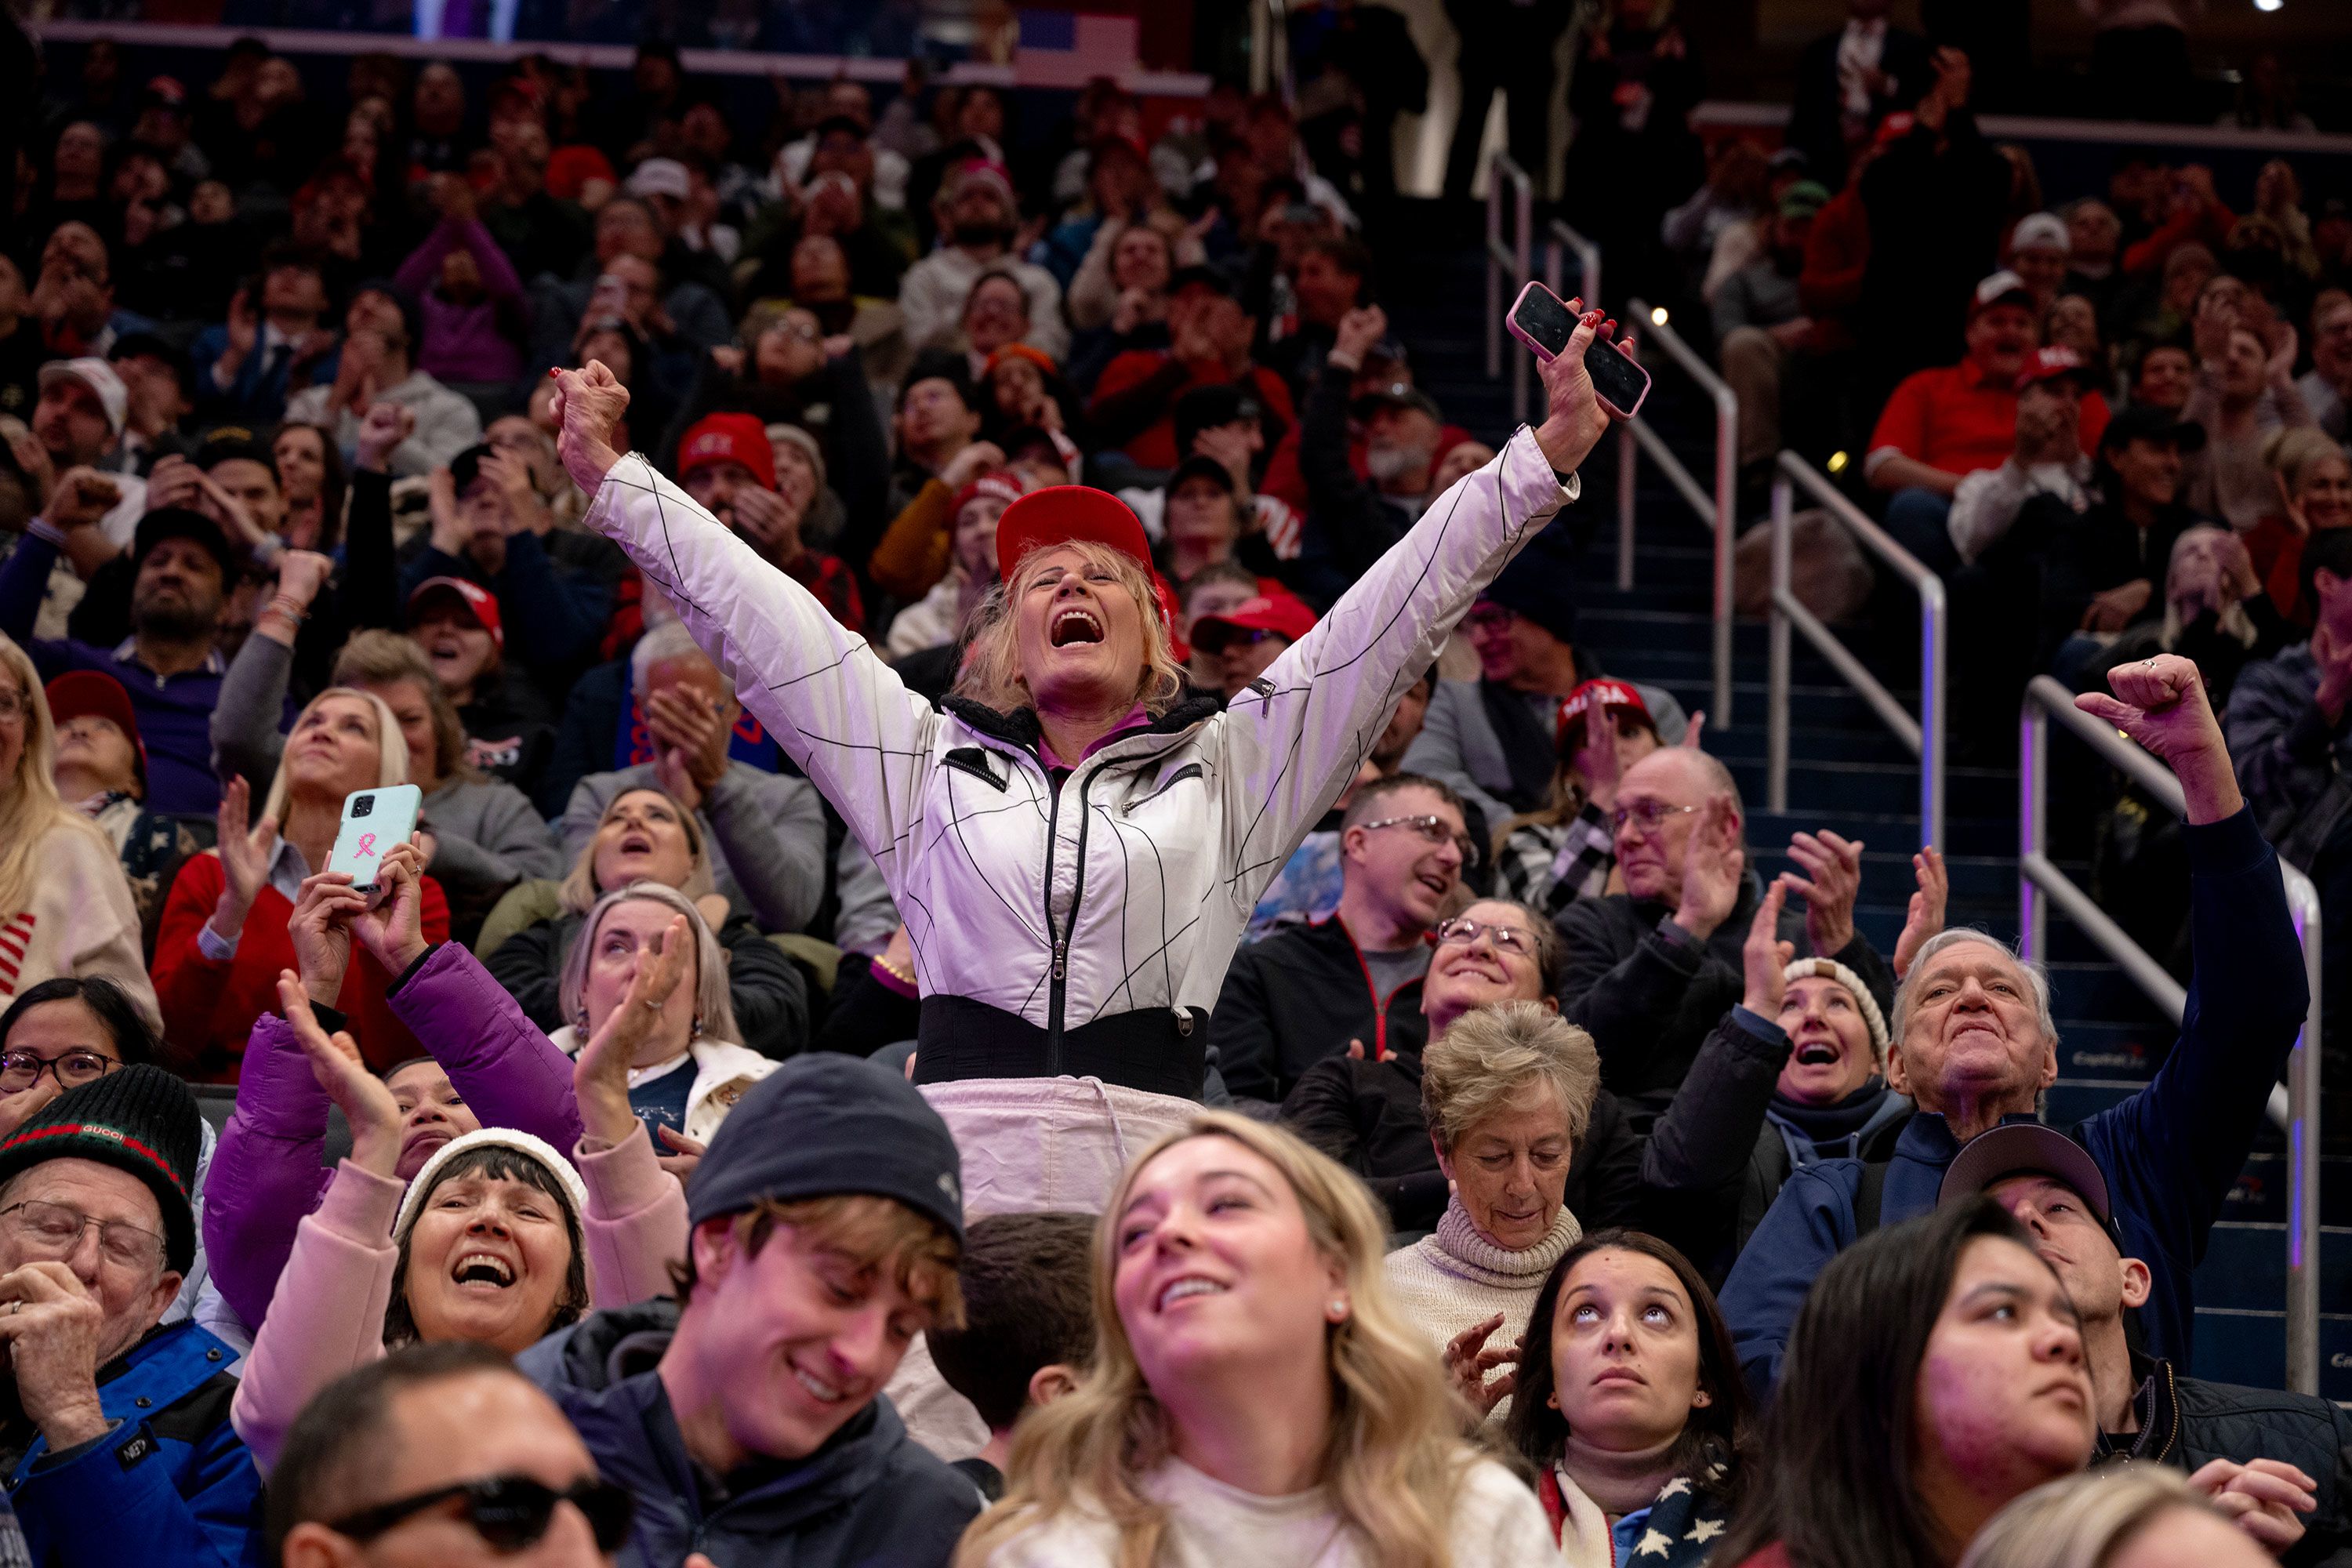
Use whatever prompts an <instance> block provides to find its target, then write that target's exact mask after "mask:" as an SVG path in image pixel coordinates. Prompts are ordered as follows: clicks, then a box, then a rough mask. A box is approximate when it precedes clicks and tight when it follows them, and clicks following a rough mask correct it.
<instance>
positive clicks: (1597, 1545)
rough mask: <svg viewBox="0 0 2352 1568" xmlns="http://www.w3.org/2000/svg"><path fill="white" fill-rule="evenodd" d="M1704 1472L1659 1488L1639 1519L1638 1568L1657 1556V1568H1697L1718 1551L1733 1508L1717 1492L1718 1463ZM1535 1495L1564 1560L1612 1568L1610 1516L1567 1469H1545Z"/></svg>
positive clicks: (1721, 1473) (1577, 1566)
mask: <svg viewBox="0 0 2352 1568" xmlns="http://www.w3.org/2000/svg"><path fill="white" fill-rule="evenodd" d="M1702 1468H1703V1469H1704V1471H1705V1473H1704V1474H1703V1475H1698V1476H1676V1477H1675V1479H1673V1480H1670V1481H1668V1482H1667V1483H1666V1484H1665V1485H1664V1486H1663V1487H1660V1488H1659V1489H1658V1495H1657V1498H1656V1500H1654V1501H1653V1502H1652V1503H1651V1504H1650V1507H1649V1510H1648V1513H1647V1515H1646V1517H1643V1519H1642V1520H1641V1521H1640V1529H1641V1535H1640V1536H1639V1538H1638V1540H1637V1543H1636V1544H1635V1545H1634V1547H1633V1552H1632V1553H1631V1561H1632V1563H1634V1564H1637V1565H1638V1568H1652V1563H1651V1560H1652V1559H1653V1558H1655V1559H1656V1568H1699V1564H1701V1563H1705V1562H1706V1559H1707V1557H1708V1556H1709V1555H1710V1554H1711V1553H1712V1552H1714V1551H1715V1542H1716V1541H1717V1539H1718V1538H1719V1537H1720V1536H1721V1535H1722V1534H1723V1532H1724V1531H1725V1529H1726V1528H1727V1526H1728V1525H1729V1524H1730V1522H1731V1520H1730V1513H1731V1510H1729V1509H1728V1508H1727V1507H1725V1506H1724V1502H1723V1499H1722V1498H1721V1496H1720V1495H1718V1492H1717V1488H1719V1487H1720V1486H1721V1484H1722V1482H1723V1480H1724V1478H1725V1476H1726V1474H1727V1472H1726V1470H1725V1468H1724V1467H1723V1465H1722V1464H1721V1463H1720V1462H1717V1463H1713V1464H1708V1465H1706V1466H1703V1467H1702ZM1536 1496H1537V1498H1538V1500H1539V1501H1541V1502H1542V1504H1543V1510H1544V1517H1545V1518H1547V1519H1549V1521H1551V1530H1552V1538H1553V1539H1554V1540H1556V1541H1558V1542H1559V1553H1560V1560H1561V1561H1562V1562H1563V1563H1567V1564H1569V1568H1614V1564H1615V1563H1616V1560H1617V1547H1616V1542H1615V1541H1614V1539H1612V1533H1611V1531H1610V1528H1609V1516H1608V1515H1606V1514H1604V1513H1603V1512H1601V1506H1600V1505H1599V1504H1598V1503H1596V1502H1594V1501H1593V1500H1591V1498H1589V1497H1586V1496H1585V1495H1584V1490H1583V1489H1582V1488H1580V1487H1579V1486H1578V1485H1577V1484H1576V1482H1575V1481H1574V1480H1572V1479H1570V1477H1569V1474H1568V1472H1567V1471H1566V1470H1563V1469H1562V1468H1560V1467H1559V1465H1558V1464H1557V1463H1554V1464H1550V1465H1547V1466H1545V1467H1544V1471H1543V1474H1542V1475H1540V1476H1538V1477H1537V1478H1536ZM1627 1517H1628V1518H1632V1517H1633V1516H1632V1515H1628V1516H1627Z"/></svg>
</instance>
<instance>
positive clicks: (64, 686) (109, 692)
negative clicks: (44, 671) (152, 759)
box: [42, 669, 147, 780]
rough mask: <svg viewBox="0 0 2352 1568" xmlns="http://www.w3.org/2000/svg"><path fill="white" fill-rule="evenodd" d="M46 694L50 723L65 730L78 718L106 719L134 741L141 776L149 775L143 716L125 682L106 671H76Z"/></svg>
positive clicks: (55, 682)
mask: <svg viewBox="0 0 2352 1568" xmlns="http://www.w3.org/2000/svg"><path fill="white" fill-rule="evenodd" d="M42 691H43V693H44V694H45V695H46V696H47V698H48V700H49V722H50V723H52V724H54V725H57V726H58V727H60V728H62V727H63V726H64V725H65V724H67V723H68V722H69V721H72V720H75V719H103V720H105V721H107V722H108V723H110V724H112V725H113V726H114V727H115V728H116V729H118V730H120V731H122V733H123V734H124V735H125V736H126V737H127V738H128V739H129V740H130V742H131V750H133V751H135V752H138V753H139V776H140V778H141V779H142V780H143V779H145V778H146V776H147V742H144V741H142V740H141V739H140V738H139V715H138V714H137V713H136V712H134V711H132V710H131V693H130V692H129V691H127V690H125V689H123V685H122V682H121V681H119V680H117V679H114V677H112V676H110V675H108V674H106V673H105V672H104V671H102V670H96V669H75V670H68V671H67V672H66V673H65V674H63V675H60V676H58V678H57V679H55V680H52V681H50V682H49V683H48V685H47V686H46V687H43V688H42Z"/></svg>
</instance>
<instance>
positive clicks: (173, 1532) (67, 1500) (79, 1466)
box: [0, 1322, 261, 1568]
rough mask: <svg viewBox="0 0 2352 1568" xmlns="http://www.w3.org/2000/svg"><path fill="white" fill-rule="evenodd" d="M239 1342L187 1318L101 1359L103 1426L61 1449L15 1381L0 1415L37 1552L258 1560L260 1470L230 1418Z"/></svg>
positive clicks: (72, 1556)
mask: <svg viewBox="0 0 2352 1568" xmlns="http://www.w3.org/2000/svg"><path fill="white" fill-rule="evenodd" d="M235 1359H236V1352H233V1351H231V1350H230V1349H229V1348H228V1347H227V1346H226V1345H225V1344H223V1343H222V1342H220V1341H219V1340H217V1339H215V1338H214V1337H213V1336H212V1335H211V1334H209V1333H207V1332H205V1331H204V1330H203V1329H200V1328H198V1327H197V1326H196V1325H195V1324H194V1323H190V1322H179V1323H167V1324H165V1325H163V1327H162V1328H159V1329H156V1330H153V1331H151V1332H150V1333H149V1334H148V1335H147V1337H146V1338H145V1339H142V1340H141V1341H140V1342H138V1343H137V1344H136V1345H133V1346H132V1347H131V1350H130V1351H129V1352H127V1353H125V1354H124V1355H122V1356H121V1357H119V1358H117V1359H116V1360H115V1361H113V1362H111V1363H108V1364H107V1365H105V1366H102V1367H100V1368H99V1369H98V1397H99V1404H100V1407H101V1409H102V1410H103V1411H104V1413H105V1415H106V1418H107V1420H108V1421H109V1422H110V1423H111V1424H112V1425H111V1426H110V1427H109V1428H108V1430H107V1433H106V1435H105V1436H102V1437H99V1438H96V1439H93V1440H92V1441H90V1442H88V1443H84V1444H82V1445H81V1446H80V1447H77V1448H71V1449H68V1450H67V1451H66V1452H64V1453H62V1454H53V1453H51V1452H50V1451H49V1447H48V1443H47V1440H46V1439H44V1438H41V1437H38V1436H34V1437H32V1438H31V1440H30V1442H29V1444H27V1443H26V1442H25V1440H24V1439H25V1437H26V1433H27V1432H28V1431H29V1426H27V1424H26V1420H25V1417H24V1415H23V1414H22V1413H21V1412H18V1411H16V1410H15V1408H14V1406H15V1404H16V1400H15V1397H14V1396H15V1387H14V1385H13V1384H11V1386H10V1389H9V1394H10V1397H9V1401H8V1404H9V1406H10V1413H9V1414H10V1417H11V1418H10V1419H9V1420H7V1421H6V1422H5V1424H0V1443H5V1453H0V1461H5V1464H6V1465H7V1472H6V1473H7V1478H8V1481H7V1485H8V1494H9V1498H10V1500H12V1501H13V1502H14V1503H15V1504H16V1517H17V1519H18V1521H20V1522H22V1524H23V1525H24V1527H25V1541H26V1544H27V1545H28V1546H30V1547H31V1549H32V1553H33V1561H34V1562H36V1563H43V1564H49V1563H55V1564H58V1568H84V1565H85V1564H86V1565H88V1568H112V1565H114V1564H121V1563H139V1564H141V1565H142V1568H248V1565H250V1568H258V1564H259V1563H260V1562H261V1472H260V1471H258V1470H257V1469H255V1468H253V1458H252V1456H251V1455H249V1454H247V1452H246V1448H245V1442H244V1440H243V1439H242V1438H240V1437H238V1436H237V1435H236V1430H235V1429H234V1428H233V1427H232V1426H230V1425H229V1419H228V1406H229V1400H230V1397H231V1396H232V1395H234V1394H236V1378H234V1377H232V1376H230V1375H229V1373H227V1371H226V1367H227V1366H228V1364H229V1363H230V1362H232V1361H234V1360H235Z"/></svg>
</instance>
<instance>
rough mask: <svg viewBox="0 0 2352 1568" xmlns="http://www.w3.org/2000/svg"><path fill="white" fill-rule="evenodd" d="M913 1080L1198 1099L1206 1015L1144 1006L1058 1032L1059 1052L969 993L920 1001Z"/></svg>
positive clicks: (1204, 1066)
mask: <svg viewBox="0 0 2352 1568" xmlns="http://www.w3.org/2000/svg"><path fill="white" fill-rule="evenodd" d="M915 1040H916V1047H915V1081H916V1082H917V1083H953V1082H955V1081H956V1080H957V1079H967V1078H1055V1077H1058V1076H1060V1075H1062V1074H1065V1073H1066V1074H1068V1075H1069V1076H1071V1077H1073V1078H1098V1079H1102V1080H1103V1082H1105V1083H1115V1084H1118V1086H1120V1087H1121V1088H1123V1089H1143V1090H1145V1091H1147V1092H1149V1093H1151V1094H1166V1095H1173V1096H1175V1097H1176V1098H1178V1099H1180V1100H1198V1099H1200V1098H1201V1084H1202V1079H1203V1077H1204V1076H1205V1075H1206V1073H1207V1070H1208V1047H1209V1016H1208V1014H1206V1013H1204V1012H1202V1010H1201V1009H1199V1008H1197V1007H1194V1008H1190V1009H1187V1010H1186V1011H1184V1012H1181V1013H1180V1012H1177V1011H1175V1010H1174V1009H1172V1008H1167V1007H1147V1008H1142V1009H1139V1010H1138V1011H1136V1012H1132V1013H1114V1014H1111V1015H1110V1016H1108V1017H1101V1018H1097V1019H1096V1020H1095V1021H1094V1022H1093V1023H1091V1024H1087V1025H1084V1026H1080V1027H1078V1028H1076V1029H1064V1030H1063V1031H1062V1042H1061V1048H1060V1051H1059V1052H1058V1055H1057V1054H1056V1053H1054V1052H1051V1051H1049V1050H1048V1049H1047V1047H1046V1034H1045V1030H1044V1029H1042V1028H1040V1027H1038V1026H1036V1025H1034V1024H1033V1023H1031V1022H1029V1020H1027V1019H1026V1018H1024V1017H1022V1016H1019V1015H1018V1014H1015V1013H1007V1012H1005V1011H1004V1010H1003V1008H1001V1007H992V1006H990V1005H988V1004H987V1003H985V1002H975V1001H973V1000H972V999H971V997H969V996H926V997H924V998H923V1001H922V1022H921V1024H920V1025H919V1026H918V1028H917V1030H916V1033H915Z"/></svg>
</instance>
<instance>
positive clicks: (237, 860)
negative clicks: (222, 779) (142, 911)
mask: <svg viewBox="0 0 2352 1568" xmlns="http://www.w3.org/2000/svg"><path fill="white" fill-rule="evenodd" d="M252 798H253V789H252V786H251V785H250V784H247V783H246V782H245V780H244V779H243V778H242V777H238V778H233V779H231V780H229V781H228V787H227V788H226V789H225V790H223V791H221V803H220V811H219V814H218V815H217V816H215V826H216V827H217V829H218V834H219V844H218V846H217V848H216V852H217V853H218V855H219V856H220V863H221V895H220V902H219V903H218V904H217V905H215V907H214V910H213V917H212V920H211V921H210V922H208V923H210V925H211V926H212V928H213V934H214V935H215V936H217V937H219V938H220V939H221V940H222V941H224V942H235V941H236V939H237V934H238V933H239V932H240V931H244V930H245V917H246V912H247V910H251V909H252V908H253V900H255V899H256V898H258V897H259V896H260V894H261V889H262V887H263V886H264V885H265V884H266V883H268V880H269V862H270V858H271V857H272V856H273V855H275V854H276V853H277V850H278V824H277V822H276V820H275V819H273V818H270V817H267V816H265V817H263V818H262V819H261V821H260V822H258V823H257V824H255V825H254V826H252V827H251V828H249V829H248V828H247V826H246V816H247V810H248V809H249V806H250V803H251V801H252Z"/></svg>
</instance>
